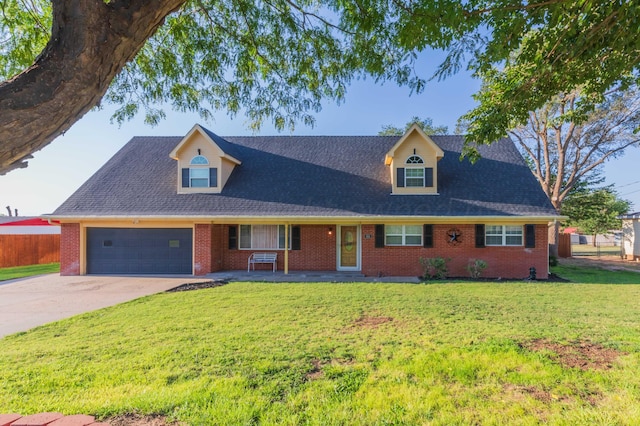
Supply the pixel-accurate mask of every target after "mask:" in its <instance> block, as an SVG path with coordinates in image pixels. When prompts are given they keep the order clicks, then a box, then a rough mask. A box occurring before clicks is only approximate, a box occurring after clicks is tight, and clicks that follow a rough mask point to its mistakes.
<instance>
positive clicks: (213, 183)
mask: <svg viewBox="0 0 640 426" xmlns="http://www.w3.org/2000/svg"><path fill="white" fill-rule="evenodd" d="M217 186H218V169H217V168H215V167H211V168H210V169H209V187H211V188H215V187H217Z"/></svg>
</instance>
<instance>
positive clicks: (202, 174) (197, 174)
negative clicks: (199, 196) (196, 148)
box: [189, 155, 209, 188]
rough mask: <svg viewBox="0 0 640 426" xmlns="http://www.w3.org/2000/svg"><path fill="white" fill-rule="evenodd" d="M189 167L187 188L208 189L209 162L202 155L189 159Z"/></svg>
mask: <svg viewBox="0 0 640 426" xmlns="http://www.w3.org/2000/svg"><path fill="white" fill-rule="evenodd" d="M190 166H191V167H189V186H190V187H192V188H207V187H209V167H208V166H209V160H207V158H206V157H205V156H203V155H196V156H195V157H193V158H192V159H191V163H190Z"/></svg>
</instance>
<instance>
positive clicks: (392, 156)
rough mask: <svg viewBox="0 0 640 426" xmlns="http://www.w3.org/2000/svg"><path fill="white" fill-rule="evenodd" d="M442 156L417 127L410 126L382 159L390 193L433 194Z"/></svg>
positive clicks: (439, 150)
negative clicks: (388, 180)
mask: <svg viewBox="0 0 640 426" xmlns="http://www.w3.org/2000/svg"><path fill="white" fill-rule="evenodd" d="M443 157H444V151H442V149H440V147H439V146H438V145H436V143H435V142H434V141H433V140H432V139H431V138H430V137H429V136H428V135H426V134H425V133H424V132H423V131H422V129H420V127H419V126H418V125H417V124H414V125H412V126H411V127H410V128H409V130H407V133H405V134H404V136H402V137H401V138H400V139H399V140H398V141H397V142H396V143H395V144H394V145H393V147H392V148H391V149H390V150H389V151H387V153H386V154H385V157H384V163H385V165H387V166H389V172H390V174H391V193H392V194H398V195H427V194H430V195H437V194H438V161H439V160H440V159H441V158H443Z"/></svg>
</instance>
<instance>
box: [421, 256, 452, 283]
mask: <svg viewBox="0 0 640 426" xmlns="http://www.w3.org/2000/svg"><path fill="white" fill-rule="evenodd" d="M449 261H451V259H445V258H443V257H421V258H420V265H422V271H423V274H422V278H423V279H425V280H433V279H436V280H443V279H445V278H447V275H448V274H449V268H448V267H447V263H449Z"/></svg>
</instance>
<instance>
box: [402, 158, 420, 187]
mask: <svg viewBox="0 0 640 426" xmlns="http://www.w3.org/2000/svg"><path fill="white" fill-rule="evenodd" d="M406 165H407V167H406V168H405V171H404V186H405V187H423V186H424V160H423V159H422V157H420V156H418V155H412V156H411V157H409V158H407V162H406ZM414 165H420V166H421V167H415V166H414ZM411 166H414V167H411Z"/></svg>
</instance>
